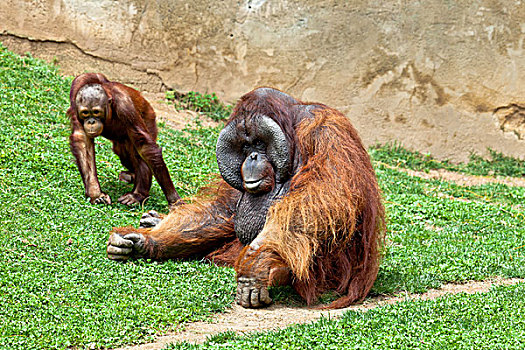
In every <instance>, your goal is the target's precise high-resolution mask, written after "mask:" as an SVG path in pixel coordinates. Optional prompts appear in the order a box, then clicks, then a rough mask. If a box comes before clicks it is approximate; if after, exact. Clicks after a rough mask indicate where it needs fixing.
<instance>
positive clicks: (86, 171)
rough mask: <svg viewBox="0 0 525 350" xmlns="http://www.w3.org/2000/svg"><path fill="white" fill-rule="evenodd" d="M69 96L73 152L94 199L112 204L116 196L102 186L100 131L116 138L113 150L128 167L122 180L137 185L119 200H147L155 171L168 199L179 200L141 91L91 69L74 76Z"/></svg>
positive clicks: (154, 124)
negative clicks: (98, 149)
mask: <svg viewBox="0 0 525 350" xmlns="http://www.w3.org/2000/svg"><path fill="white" fill-rule="evenodd" d="M69 99H70V102H71V106H70V107H69V109H68V111H67V114H68V115H69V118H70V120H71V136H70V138H69V141H70V146H71V151H72V152H73V155H74V156H75V161H76V163H77V166H78V170H79V171H80V175H81V176H82V181H83V182H84V187H85V190H86V192H85V193H86V196H87V197H89V198H90V201H91V203H103V204H111V198H110V197H109V196H108V195H107V194H106V193H104V192H102V191H101V189H100V184H99V182H98V177H97V168H96V165H95V143H94V139H95V138H96V137H97V136H100V135H102V136H104V137H105V138H107V139H109V140H111V141H112V142H113V151H114V152H115V153H116V154H117V155H118V157H119V158H120V162H121V163H122V165H123V166H124V167H125V168H126V169H128V171H122V172H121V173H120V175H119V179H120V180H121V181H124V182H128V183H133V184H134V187H133V190H132V191H131V192H129V193H126V194H124V195H122V196H121V197H120V198H119V199H118V201H119V202H120V203H122V204H126V205H133V204H136V203H140V202H142V201H144V200H145V199H146V198H147V197H148V196H149V190H150V188H151V180H152V174H151V173H152V172H153V175H155V178H156V179H157V181H158V182H159V184H160V187H161V188H162V191H163V192H164V195H165V196H166V199H167V200H168V204H170V205H173V204H174V203H175V202H177V201H178V200H179V199H180V197H179V195H178V193H177V191H176V190H175V187H174V186H173V183H172V182H171V178H170V175H169V173H168V168H167V167H166V164H165V163H164V160H163V159H162V152H161V149H160V147H159V146H158V145H157V143H156V139H157V124H156V122H155V111H154V110H153V108H152V107H151V105H150V104H149V103H148V101H146V100H145V99H144V97H142V95H141V94H140V92H138V91H137V90H135V89H132V88H130V87H128V86H125V85H123V84H121V83H117V82H110V81H109V80H108V79H107V78H106V77H105V76H104V75H102V74H97V73H87V74H82V75H79V76H78V77H76V78H75V80H73V83H72V85H71V91H70V94H69Z"/></svg>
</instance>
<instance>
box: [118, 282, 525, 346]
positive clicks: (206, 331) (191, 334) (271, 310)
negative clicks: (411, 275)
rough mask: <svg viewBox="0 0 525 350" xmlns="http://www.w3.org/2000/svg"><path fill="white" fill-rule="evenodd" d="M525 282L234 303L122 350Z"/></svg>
mask: <svg viewBox="0 0 525 350" xmlns="http://www.w3.org/2000/svg"><path fill="white" fill-rule="evenodd" d="M520 282H525V280H524V279H518V278H513V279H501V278H494V279H491V280H488V281H482V282H467V283H464V284H454V283H451V284H446V285H444V286H443V287H441V288H439V289H432V290H429V291H428V292H426V293H423V294H410V293H399V294H396V295H394V296H378V297H374V298H369V299H367V300H366V301H365V302H364V303H363V304H359V305H353V306H350V307H348V308H344V309H339V310H322V311H321V310H313V309H309V308H306V307H289V306H283V305H272V306H270V307H268V308H266V309H256V310H253V309H245V308H243V307H240V306H238V305H234V306H233V307H232V308H231V309H230V310H228V311H227V312H225V313H222V314H218V315H216V316H215V317H214V318H213V319H212V320H211V321H209V322H195V323H190V324H187V325H186V326H185V327H184V329H182V330H181V331H178V332H174V333H171V334H167V335H163V336H161V337H159V338H158V339H157V341H156V342H155V343H149V344H142V345H136V346H128V347H125V348H121V349H122V350H156V349H162V348H163V347H165V346H166V345H167V344H169V343H173V342H178V341H187V342H191V343H202V342H204V341H205V340H206V338H207V337H209V336H211V335H214V334H218V333H221V332H225V331H233V332H235V333H241V334H243V333H250V332H257V331H266V330H276V329H281V328H285V327H288V326H291V325H293V324H297V323H309V322H313V321H316V320H318V319H319V318H321V317H327V318H334V317H336V318H337V317H340V316H341V314H343V313H344V312H345V311H348V310H361V311H366V310H370V309H373V308H377V307H381V306H384V305H390V304H394V303H398V302H401V301H405V300H429V299H436V298H439V297H442V296H445V295H453V294H458V293H467V294H473V293H485V292H488V291H489V290H490V288H491V287H492V286H499V285H514V284H517V283H520Z"/></svg>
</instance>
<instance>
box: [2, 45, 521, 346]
mask: <svg viewBox="0 0 525 350" xmlns="http://www.w3.org/2000/svg"><path fill="white" fill-rule="evenodd" d="M70 82H71V79H70V78H63V77H60V76H59V75H58V74H57V71H56V68H55V67H52V66H49V65H47V64H45V63H43V62H40V61H38V60H35V59H33V58H31V57H22V58H21V57H18V56H16V55H14V54H12V53H10V52H9V51H7V50H5V49H4V48H3V47H1V46H0V128H1V129H2V133H0V143H1V145H2V147H1V148H0V198H2V205H0V216H1V217H2V223H3V224H2V226H1V229H0V230H1V231H0V320H6V321H5V322H2V323H0V348H8V349H28V348H32V349H55V348H57V349H64V348H68V347H72V348H89V347H94V348H101V347H115V346H118V345H121V344H132V343H138V342H145V341H149V340H152V339H153V336H154V335H155V334H157V333H162V332H165V331H167V330H169V329H174V328H176V327H178V326H179V325H180V324H182V325H183V324H184V322H189V321H194V320H199V319H203V318H205V317H207V316H208V315H210V314H211V313H214V312H218V311H221V310H224V308H226V307H228V306H229V305H230V304H231V302H232V301H233V294H234V290H235V281H234V272H233V270H232V269H228V268H218V267H215V266H212V265H210V264H207V263H203V262H199V261H193V262H174V261H171V262H165V263H152V262H144V261H135V262H130V263H125V264H120V263H115V262H112V261H109V260H107V259H106V257H105V246H106V241H107V237H108V233H109V231H110V230H111V228H112V227H115V226H123V225H136V224H137V223H138V220H139V217H140V215H141V213H142V212H143V211H145V210H150V209H156V210H158V211H163V212H165V211H166V210H167V205H166V201H165V198H164V196H163V195H162V191H161V190H160V188H159V186H158V184H157V183H156V182H155V181H154V185H153V188H152V191H151V198H150V199H149V201H148V202H147V203H146V204H145V206H144V207H136V208H131V209H130V208H127V207H125V206H122V205H119V204H114V205H111V206H94V205H91V204H89V203H88V202H87V201H86V199H85V198H84V195H83V192H84V191H83V185H82V181H81V179H80V175H79V173H78V170H77V169H76V166H75V164H74V162H73V158H72V155H71V153H70V151H69V146H68V137H69V132H70V130H69V125H68V120H67V117H66V116H65V111H66V109H67V107H68V92H69V85H70ZM218 131H219V130H218V129H206V128H196V129H191V128H189V129H187V130H185V131H183V132H175V131H172V130H169V129H167V128H165V127H161V128H160V135H159V141H158V142H159V144H160V145H161V146H162V148H163V155H164V157H165V160H166V163H167V165H168V168H169V169H170V173H171V175H172V178H173V180H174V183H175V186H176V187H177V190H178V191H179V193H180V194H181V195H182V196H191V195H194V194H195V193H196V192H197V189H198V188H199V187H201V186H203V185H205V184H206V183H207V182H208V180H209V179H211V178H212V175H211V174H213V173H216V172H217V167H216V161H215V156H214V148H215V141H216V137H217V134H218ZM372 155H373V158H374V159H375V161H376V162H375V164H376V169H377V174H378V177H379V180H380V184H381V187H382V189H383V192H384V196H385V201H386V207H387V210H388V214H389V215H388V228H389V230H388V237H387V244H386V247H385V254H384V258H383V262H382V265H381V268H380V272H379V276H378V280H377V283H376V285H375V286H374V288H373V291H372V292H373V293H374V294H377V293H393V292H396V291H411V292H421V291H425V290H427V289H428V288H434V287H438V286H440V285H441V284H442V283H445V282H449V281H456V282H457V281H466V280H471V279H475V280H482V279H486V278H488V277H493V276H503V277H525V267H524V266H525V221H524V220H525V219H524V218H525V215H524V204H523V198H525V189H523V188H516V187H509V186H505V185H496V184H488V185H483V186H472V187H460V186H457V185H454V184H451V183H447V182H443V181H438V180H423V179H419V178H414V177H410V176H408V175H407V174H405V173H403V172H401V171H398V170H396V169H393V168H392V167H389V166H386V165H385V164H392V165H400V166H401V167H413V168H417V169H429V168H430V167H431V166H437V165H435V164H434V163H435V162H434V161H430V160H429V158H428V157H423V156H417V155H415V154H414V153H411V152H407V151H405V150H403V149H402V148H399V147H398V148H395V150H394V151H392V150H389V148H385V149H377V148H376V149H374V150H373V151H372ZM418 159H419V160H418ZM421 159H422V160H421ZM429 164H431V165H429ZM443 164H445V165H439V167H449V168H450V169H452V170H461V171H467V170H465V169H470V170H468V172H471V173H476V172H477V173H485V174H489V173H494V174H502V175H519V174H520V173H523V163H520V162H519V161H516V160H510V159H506V158H505V159H504V160H503V161H500V160H497V159H496V160H490V161H488V160H483V161H477V163H472V164H471V165H469V166H468V167H467V166H465V167H466V168H461V167H460V166H456V165H451V164H449V163H448V162H443ZM469 164H470V163H469ZM97 166H98V173H99V179H100V182H101V186H102V189H103V190H104V191H105V192H107V193H108V194H109V195H110V196H111V197H112V198H113V199H114V200H115V199H116V198H118V196H120V195H121V194H122V193H124V192H125V191H128V190H129V189H130V185H126V184H123V183H120V182H118V180H117V178H118V173H119V171H120V170H122V167H121V165H120V163H119V160H118V158H117V157H116V156H115V155H114V154H113V153H112V152H111V146H110V143H109V142H108V141H106V140H103V139H99V140H98V141H97ZM452 167H458V168H452ZM460 168H461V169H460ZM501 169H513V170H501ZM506 290H507V289H498V291H495V292H493V294H491V295H492V296H493V297H494V299H495V300H500V299H501V300H511V299H508V298H511V296H510V294H512V293H515V294H517V295H521V294H522V293H523V292H522V289H519V288H518V289H512V288H510V289H508V290H509V291H510V290H512V291H513V292H512V293H511V292H506ZM509 293H510V294H509ZM519 293H521V294H519ZM273 294H274V297H276V299H277V300H281V301H283V302H292V303H294V302H295V300H296V298H295V297H296V296H294V295H293V293H291V292H290V290H289V289H276V290H274V291H273ZM507 294H509V295H507ZM331 297H333V296H328V297H327V298H326V299H325V300H329V299H330V298H331ZM458 298H459V299H457V300H459V301H458V302H460V301H461V300H463V302H464V301H465V300H470V299H469V298H471V297H466V296H465V297H458ZM461 298H463V299H461ZM476 298H477V297H476ZM479 298H482V299H480V300H485V302H486V303H487V304H488V305H489V306H490V307H493V305H496V303H493V302H492V299H491V298H492V297H491V296H490V295H489V296H488V297H486V299H483V298H485V297H479ZM505 298H507V299H505ZM517 299H519V298H517ZM521 299H523V298H521ZM521 299H519V300H521ZM451 300H455V299H451ZM473 300H474V299H473ZM511 301H512V302H513V303H514V302H515V299H512V300H511ZM511 301H509V302H511ZM450 302H452V301H450ZM480 303H481V301H480ZM403 305H405V304H403ZM407 305H408V304H407ZM410 305H412V304H410ZM414 305H416V304H414ZM417 305H420V304H417ZM421 305H427V304H424V303H423V304H421ZM428 305H438V304H432V303H429V304H428ZM396 307H397V306H396ZM396 307H392V308H391V309H386V311H379V310H378V311H374V312H372V313H370V314H366V315H360V314H359V315H358V314H356V315H354V316H351V317H354V319H352V318H350V320H351V321H348V324H346V325H345V324H344V323H337V322H334V321H323V322H324V323H320V324H318V325H317V326H316V327H317V328H319V329H324V328H326V329H327V330H330V332H332V331H334V332H335V330H338V331H339V332H342V333H345V332H348V334H349V335H348V336H344V337H343V338H342V340H341V341H349V342H350V341H351V338H352V334H353V333H355V332H356V331H355V329H354V328H352V327H351V324H352V322H356V324H359V325H363V324H365V325H366V323H371V324H375V326H374V327H375V328H374V329H377V333H384V332H386V333H385V334H398V335H397V336H396V337H397V338H396V339H397V340H396V341H399V342H394V343H393V344H404V343H402V342H403V341H410V339H408V338H407V339H405V340H403V336H402V334H403V333H402V332H401V333H393V332H394V330H393V329H394V328H395V327H394V326H395V325H396V324H397V327H401V326H400V324H399V323H395V322H393V321H392V327H393V328H386V331H383V330H382V328H381V322H386V320H390V318H389V317H394V316H392V313H393V314H395V313H396V312H398V313H399V314H401V313H402V312H405V311H388V310H397V309H396ZM399 307H400V308H402V307H405V308H408V309H409V310H408V309H407V310H408V311H406V312H408V314H407V315H412V314H410V312H412V313H415V314H418V313H421V312H423V311H424V310H427V309H425V308H423V306H421V307H420V306H410V307H408V306H406V305H405V306H399ZM425 307H427V306H425ZM432 307H437V309H436V314H439V312H441V311H443V310H442V309H439V306H432ZM494 307H495V306H494ZM517 307H523V305H518V306H517ZM428 308H431V306H428ZM399 310H401V309H399ZM403 310H404V309H403ZM410 310H411V311H410ZM440 310H441V311H440ZM480 310H481V309H480ZM381 312H384V313H385V314H382V313H381ZM469 312H470V311H469ZM472 312H474V311H472ZM480 312H481V311H480ZM352 315H353V314H352ZM382 315H383V316H382ZM388 315H390V316H388ZM473 315H477V314H475V312H474V314H473ZM481 316H482V315H480V316H479V317H481ZM349 317H350V316H349ZM407 317H408V316H407ZM418 317H425V315H417V316H410V317H408V318H407V321H406V322H408V325H407V327H415V328H414V329H417V327H418V324H419V323H421V324H424V322H423V321H420V318H418ZM443 317H444V316H443ZM476 317H478V316H476ZM512 317H514V316H512V315H509V320H514V319H513V318H512ZM362 318H364V319H366V320H367V321H366V322H364V321H360V320H361V319H362ZM376 319H377V322H379V323H377V322H376V321H374V320H376ZM412 319H413V320H414V321H411V320H412ZM381 320H383V321H381ZM446 320H447V319H445V318H443V319H439V318H438V319H437V321H436V322H435V324H436V327H438V328H439V327H442V328H444V331H445V330H446V331H448V326H445V323H444V322H445V321H446ZM514 321H516V320H514ZM341 322H342V321H341ZM359 322H361V323H359ZM363 322H364V323H363ZM374 322H375V323H374ZM388 322H391V321H388ZM425 322H427V321H425ZM429 322H430V321H429ZM305 327H309V326H305ZM385 327H386V326H385ZM362 328H363V329H368V328H366V327H365V326H362ZM297 329H299V331H297V330H295V329H292V330H290V331H288V332H290V333H289V334H290V339H294V341H295V342H296V343H297V344H303V342H306V341H307V340H310V338H309V333H306V334H305V335H304V337H301V335H300V330H301V329H302V328H297ZM308 329H309V328H308ZM517 329H518V331H519V330H520V329H521V328H517ZM294 332H299V333H294ZM308 332H310V331H308ZM312 332H313V331H312ZM327 332H328V331H327ZM388 332H390V333H388ZM276 334H277V335H271V334H269V335H259V336H257V337H255V338H246V340H245V339H244V338H242V339H241V338H239V339H237V338H236V340H235V342H239V343H238V344H248V343H243V342H249V345H247V346H246V347H259V346H260V347H262V348H264V347H268V346H269V344H270V343H271V342H273V341H276V339H280V338H279V337H281V335H278V334H280V333H276ZM292 334H295V335H292ZM297 334H299V335H297ZM327 334H331V333H327ZM345 334H347V333H345ZM429 334H430V335H429V337H430V338H432V337H433V336H434V337H436V334H435V333H429ZM385 336H386V335H385ZM221 337H222V339H230V338H231V335H228V334H226V335H221V336H220V337H219V338H221ZM272 337H273V338H272ZM378 337H379V335H378ZM219 338H217V339H219ZM327 338H328V340H323V339H324V338H323V339H321V340H319V339H318V340H314V341H315V342H314V343H312V344H313V345H312V347H315V346H317V345H316V344H321V345H322V344H325V345H326V344H328V345H327V346H328V347H329V346H335V345H330V344H332V343H330V341H332V338H334V337H333V336H330V337H328V336H327ZM266 339H269V340H268V341H267V340H266ZM272 339H273V340H272ZM356 339H362V338H356ZM374 339H375V338H374ZM378 339H379V338H378ZM217 341H218V340H217ZM378 341H379V340H378ZM236 344H237V343H236ZM285 344H288V343H287V342H285ZM364 344H368V343H366V342H365V343H364ZM407 344H412V343H407ZM505 344H506V343H505ZM321 345H319V346H321ZM181 346H183V347H184V346H186V345H181ZM380 347H381V346H379V348H380ZM399 347H403V345H399ZM405 347H410V348H411V347H412V346H408V345H406V346H405ZM423 347H424V346H423Z"/></svg>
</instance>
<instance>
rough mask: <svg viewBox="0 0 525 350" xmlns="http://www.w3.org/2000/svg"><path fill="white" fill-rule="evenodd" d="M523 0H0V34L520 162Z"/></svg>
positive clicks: (142, 84) (370, 134)
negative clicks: (266, 91) (270, 92)
mask: <svg viewBox="0 0 525 350" xmlns="http://www.w3.org/2000/svg"><path fill="white" fill-rule="evenodd" d="M524 39H525V3H524V2H522V1H518V0H512V1H511V0H501V1H494V0H476V1H459V2H456V1H441V0H428V1H425V2H421V1H410V2H407V1H398V0H385V1H371V0H368V1H364V0H361V1H359V0H358V1H343V0H340V1H320V0H318V1H312V0H301V1H299V0H297V1H288V0H281V1H277V0H271V1H270V0H248V1H246V0H241V1H237V0H236V1H233V0H224V1H202V0H195V1H192V2H186V1H179V0H158V1H154V2H153V1H147V0H121V1H113V0H37V1H34V0H33V1H30V0H4V1H3V2H2V4H0V40H1V41H2V42H4V44H5V45H6V46H7V47H9V48H10V49H12V50H14V51H16V52H19V53H23V52H26V51H29V52H31V53H33V54H34V55H35V56H37V57H42V58H45V59H47V60H49V61H54V62H57V63H58V64H59V65H60V66H61V68H62V70H63V72H64V73H66V74H78V73H81V72H84V71H99V72H103V73H104V74H106V75H107V76H108V77H109V78H110V79H114V80H120V81H122V82H124V83H127V84H131V85H133V86H135V87H137V88H139V89H142V90H148V91H162V90H164V89H167V88H169V89H176V90H179V91H189V90H197V91H200V92H216V93H217V94H218V95H219V97H221V98H223V99H224V100H226V101H229V102H234V101H235V100H236V99H237V98H238V97H239V96H241V95H242V94H244V93H246V92H248V91H250V90H251V89H253V88H255V87H257V86H262V85H267V86H274V87H277V88H280V89H282V90H284V91H286V92H288V93H290V94H291V95H293V96H294V97H297V98H299V99H303V100H311V101H316V102H322V103H325V104H328V105H331V106H333V107H336V108H338V109H340V110H341V111H343V112H344V113H346V114H347V115H348V117H349V118H350V119H351V120H352V122H353V123H354V125H355V126H356V128H357V129H358V130H359V132H360V134H361V136H362V138H363V139H364V141H365V143H366V144H367V145H370V144H373V143H376V142H386V141H393V140H397V141H399V142H400V143H401V144H403V145H405V146H407V147H408V148H411V149H416V150H419V151H421V152H425V153H426V152H430V153H432V154H434V155H435V156H438V157H440V158H449V159H453V160H458V161H464V160H467V159H468V156H469V153H471V152H475V153H478V154H482V155H486V154H487V152H486V150H487V147H490V148H493V149H495V150H497V151H500V152H503V153H505V154H508V155H512V156H516V157H520V158H524V157H525V112H524V108H525V101H524V97H525V52H524V48H523V41H524Z"/></svg>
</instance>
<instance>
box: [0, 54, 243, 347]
mask: <svg viewBox="0 0 525 350" xmlns="http://www.w3.org/2000/svg"><path fill="white" fill-rule="evenodd" d="M0 62H1V63H0V66H1V67H2V68H1V69H0V128H1V129H2V133H0V142H1V144H2V148H1V151H0V196H1V198H2V205H1V206H0V216H1V217H2V226H1V232H0V319H1V320H8V322H2V323H1V324H0V348H9V349H28V348H40V349H52V348H66V347H68V346H77V347H87V346H91V345H93V346H96V347H101V346H107V347H109V346H116V345H119V344H124V343H131V342H136V341H138V340H142V341H146V340H148V339H151V338H152V335H153V334H155V333H156V332H162V331H166V330H167V329H170V328H172V327H175V326H177V325H178V324H179V323H180V322H185V321H192V320H198V319H201V318H202V317H204V316H205V315H207V314H209V313H211V312H217V311H220V310H223V309H224V308H225V307H226V306H227V305H229V304H230V303H231V299H232V293H233V291H234V279H233V271H232V270H231V269H225V268H218V267H215V266H212V265H210V264H206V263H201V262H198V261H193V262H167V263H164V264H158V263H144V262H141V261H137V262H133V263H130V264H129V263H128V264H118V263H114V262H112V261H109V260H107V259H106V257H105V252H104V247H105V242H106V241H107V237H108V232H109V231H110V230H111V228H112V227H114V226H121V225H136V224H137V222H138V218H139V217H140V215H141V213H142V211H143V208H133V209H129V208H127V207H125V206H122V205H112V206H94V205H90V204H89V203H88V202H87V201H86V200H85V198H84V195H83V186H82V181H81V179H80V175H79V173H78V170H77V169H76V166H75V164H74V162H73V158H72V155H71V153H70V151H69V146H68V136H69V125H68V120H67V119H66V116H65V110H66V109H67V105H68V102H67V96H68V90H69V84H70V79H63V78H61V77H60V76H59V75H58V74H57V72H56V70H55V69H54V68H53V67H49V66H47V65H45V64H43V63H41V62H39V61H36V60H34V59H32V58H27V57H26V58H19V57H17V56H15V55H13V54H12V53H10V52H8V51H6V50H5V49H3V48H1V49H0ZM216 136H217V130H215V129H210V130H204V129H197V130H188V131H186V134H184V135H183V133H180V132H172V131H170V130H166V129H163V130H162V132H161V138H160V140H159V143H160V144H161V145H162V147H163V148H164V154H165V156H166V162H167V163H168V164H169V167H170V170H171V174H172V176H173V177H174V181H175V184H176V186H177V188H178V190H179V191H180V193H181V194H182V195H191V194H194V193H195V192H196V190H197V188H199V187H200V186H202V185H203V184H204V183H205V181H206V179H207V178H208V174H210V173H211V172H216V171H217V169H216V165H215V158H214V155H213V150H214V147H215V139H216ZM97 143H98V145H97V164H98V170H99V177H100V182H101V186H102V188H103V190H104V191H107V192H108V193H109V194H110V195H111V197H112V198H113V199H114V200H115V199H116V198H118V196H119V195H120V194H122V193H124V191H127V190H130V185H125V184H122V183H119V182H118V181H117V177H118V172H119V171H120V170H121V166H120V163H119V160H118V158H117V157H116V156H115V155H113V154H112V152H111V147H110V144H109V142H107V141H103V140H102V139H100V141H99V142H97ZM146 208H147V209H157V210H161V211H166V209H167V205H166V201H165V199H164V196H163V195H162V192H161V191H160V188H159V186H158V185H157V184H156V183H155V185H154V187H153V190H152V198H151V200H150V201H149V202H148V203H147V204H146Z"/></svg>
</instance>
